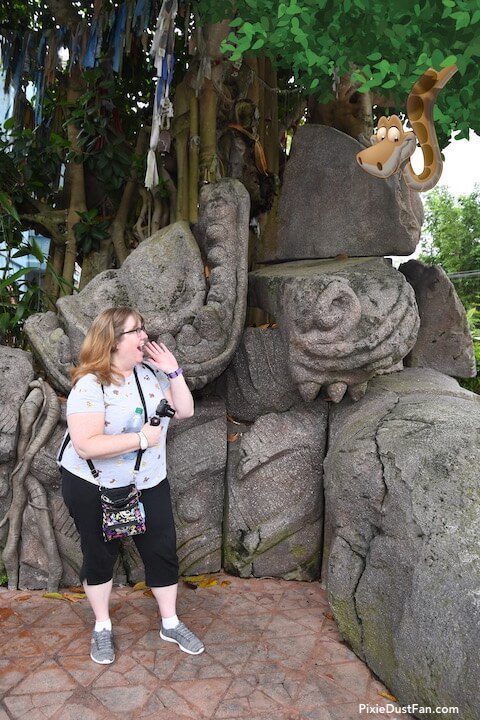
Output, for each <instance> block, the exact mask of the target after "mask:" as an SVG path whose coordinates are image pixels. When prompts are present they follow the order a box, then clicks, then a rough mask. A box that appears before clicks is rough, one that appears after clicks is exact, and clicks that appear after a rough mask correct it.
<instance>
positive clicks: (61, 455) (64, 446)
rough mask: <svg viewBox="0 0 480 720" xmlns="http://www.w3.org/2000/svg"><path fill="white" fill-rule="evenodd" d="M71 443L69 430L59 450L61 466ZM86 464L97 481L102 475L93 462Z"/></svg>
mask: <svg viewBox="0 0 480 720" xmlns="http://www.w3.org/2000/svg"><path fill="white" fill-rule="evenodd" d="M100 387H101V388H102V394H103V395H105V388H104V387H103V385H100ZM69 442H70V433H69V432H68V430H67V432H66V434H65V438H64V440H63V443H62V446H61V448H60V450H59V453H58V455H57V462H58V464H60V463H61V462H62V457H63V453H64V452H65V450H66V449H67V445H68V443H69ZM85 462H86V463H87V465H88V467H89V470H90V472H91V473H92V475H93V477H94V478H95V480H96V479H97V478H98V476H99V475H100V473H99V472H98V470H97V468H96V467H95V465H94V464H93V462H92V461H91V460H86V461H85Z"/></svg>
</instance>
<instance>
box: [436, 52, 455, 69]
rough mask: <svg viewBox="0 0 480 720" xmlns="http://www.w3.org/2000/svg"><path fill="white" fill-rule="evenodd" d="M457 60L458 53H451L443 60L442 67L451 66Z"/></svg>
mask: <svg viewBox="0 0 480 720" xmlns="http://www.w3.org/2000/svg"><path fill="white" fill-rule="evenodd" d="M456 62H457V56H456V55H449V56H448V57H446V58H445V60H442V62H441V63H440V67H449V65H455V63H456Z"/></svg>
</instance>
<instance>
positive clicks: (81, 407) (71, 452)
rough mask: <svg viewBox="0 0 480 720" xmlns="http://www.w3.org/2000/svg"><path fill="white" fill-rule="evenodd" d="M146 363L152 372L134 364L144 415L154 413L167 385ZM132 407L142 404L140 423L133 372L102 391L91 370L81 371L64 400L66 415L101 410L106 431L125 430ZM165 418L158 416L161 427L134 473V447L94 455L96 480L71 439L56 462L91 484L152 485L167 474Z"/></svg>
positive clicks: (138, 398)
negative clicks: (108, 455) (113, 453)
mask: <svg viewBox="0 0 480 720" xmlns="http://www.w3.org/2000/svg"><path fill="white" fill-rule="evenodd" d="M150 367H152V370H153V372H152V370H149V369H148V368H146V367H145V366H143V365H136V366H135V369H136V371H137V375H138V380H139V382H140V385H141V388H142V392H143V397H144V398H145V404H146V406H147V415H148V418H151V417H152V415H154V414H155V410H156V408H157V405H158V403H159V402H160V400H161V399H162V398H164V397H165V394H164V393H165V390H166V389H167V388H168V387H169V386H170V382H169V380H168V378H167V376H166V375H165V373H163V372H162V371H161V370H157V369H155V368H153V366H150ZM136 408H142V418H143V422H142V425H143V424H144V423H145V422H146V420H145V418H144V414H143V405H142V401H141V398H140V393H139V392H138V387H137V383H136V382H135V376H134V374H133V372H132V374H131V375H130V376H129V377H127V378H125V379H124V382H123V384H122V385H104V386H103V391H102V386H101V384H100V382H99V381H98V380H97V378H96V377H95V375H93V374H92V373H89V374H88V375H84V376H83V377H81V378H80V379H79V380H78V381H77V382H76V383H75V385H74V387H73V388H72V390H71V391H70V395H69V396H68V400H67V416H68V415H73V414H74V413H99V412H101V413H104V414H105V430H104V432H105V434H106V435H118V434H120V433H123V432H128V430H127V428H128V426H129V424H130V423H131V421H132V418H133V416H134V415H135V409H136ZM169 422H170V418H162V419H161V424H162V426H163V428H164V431H163V433H162V435H161V438H160V442H159V444H158V445H155V446H154V447H151V448H147V449H146V450H145V451H144V453H143V455H142V462H141V465H140V469H139V471H138V473H136V477H135V475H134V472H133V471H134V468H135V462H136V459H137V451H136V450H134V451H132V452H130V453H125V454H124V455H117V456H116V457H112V458H94V459H93V460H92V462H93V464H94V466H95V468H96V470H98V472H99V473H100V477H99V478H98V479H97V480H96V479H95V478H94V477H93V475H92V473H91V470H90V468H89V467H88V464H87V461H86V460H82V458H81V457H79V455H78V454H77V452H76V450H75V448H74V447H73V444H72V441H71V440H70V442H69V443H68V445H67V447H66V448H65V450H64V453H63V456H62V459H61V463H60V464H61V465H62V466H63V467H64V468H65V469H66V470H69V471H70V472H71V473H73V474H74V475H78V477H81V478H83V479H84V480H88V482H91V483H94V484H95V485H98V484H99V482H98V480H99V481H100V485H103V486H105V487H124V486H125V485H129V484H130V483H132V482H136V485H137V487H138V488H139V489H142V488H149V487H153V486H154V485H158V483H159V482H161V481H162V480H164V479H165V477H166V475H167V467H166V453H165V442H166V435H167V428H168V425H169ZM130 432H134V431H130ZM64 439H65V438H64ZM62 444H63V443H62Z"/></svg>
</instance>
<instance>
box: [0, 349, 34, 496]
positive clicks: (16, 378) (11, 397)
mask: <svg viewBox="0 0 480 720" xmlns="http://www.w3.org/2000/svg"><path fill="white" fill-rule="evenodd" d="M33 378H34V374H33V367H32V361H31V358H30V355H29V353H26V352H24V351H23V350H19V349H17V348H11V347H7V346H6V345H0V398H1V400H2V404H1V406H0V469H1V468H3V467H4V465H5V464H6V463H10V462H12V461H13V460H15V456H16V440H17V426H18V418H19V412H20V407H21V405H22V403H23V401H24V400H25V397H26V395H27V392H28V385H29V383H30V382H31V381H32V380H33ZM6 491H7V489H6V488H5V485H4V483H3V480H2V485H1V486H0V496H4V495H5V494H6Z"/></svg>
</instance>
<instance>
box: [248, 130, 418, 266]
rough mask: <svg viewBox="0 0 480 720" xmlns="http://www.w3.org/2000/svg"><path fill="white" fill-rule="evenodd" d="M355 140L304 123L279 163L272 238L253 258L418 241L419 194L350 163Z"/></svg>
mask: <svg viewBox="0 0 480 720" xmlns="http://www.w3.org/2000/svg"><path fill="white" fill-rule="evenodd" d="M361 149H362V146H361V145H360V143H358V142H357V141H356V140H354V139H353V138H351V137H349V136H348V135H345V134H344V133H341V132H339V131H338V130H335V129H333V128H329V127H324V126H323V125H309V124H308V125H304V126H302V127H300V128H298V130H297V131H296V133H295V136H294V139H293V142H292V150H291V153H290V156H289V159H288V162H287V165H286V167H285V174H284V180H283V188H282V195H281V198H280V205H279V217H278V236H277V241H276V243H273V242H269V243H268V246H265V247H264V248H263V250H261V251H259V254H258V256H257V260H258V262H271V261H275V260H277V261H278V260H303V259H306V258H329V257H335V256H336V255H339V254H341V253H346V254H347V255H349V256H355V257H360V256H367V255H375V256H383V255H410V254H411V253H413V251H414V250H415V248H416V246H417V244H418V242H419V240H420V230H421V226H422V221H423V207H422V202H421V200H420V196H419V194H418V193H417V192H415V191H414V190H411V189H410V188H408V187H407V186H406V185H405V183H404V181H403V180H402V178H401V177H399V176H398V175H396V176H394V177H392V178H389V179H388V180H379V179H378V178H374V177H371V176H370V177H369V176H368V175H366V174H365V173H364V172H363V170H362V169H361V168H360V167H359V166H358V165H357V163H356V162H355V155H356V153H357V152H358V151H359V150H361Z"/></svg>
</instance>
